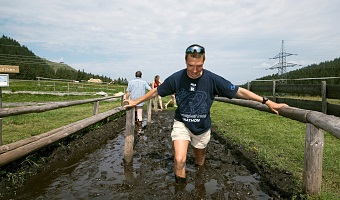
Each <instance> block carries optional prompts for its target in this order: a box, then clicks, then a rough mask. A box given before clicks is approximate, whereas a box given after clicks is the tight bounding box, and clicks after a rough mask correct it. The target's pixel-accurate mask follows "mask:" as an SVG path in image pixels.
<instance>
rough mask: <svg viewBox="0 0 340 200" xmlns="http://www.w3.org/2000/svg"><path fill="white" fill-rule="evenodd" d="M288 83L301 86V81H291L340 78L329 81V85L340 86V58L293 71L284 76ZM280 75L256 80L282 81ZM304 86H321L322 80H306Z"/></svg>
mask: <svg viewBox="0 0 340 200" xmlns="http://www.w3.org/2000/svg"><path fill="white" fill-rule="evenodd" d="M284 77H285V79H288V80H287V83H289V84H301V83H302V82H301V81H299V80H289V79H302V78H323V77H338V78H334V79H328V80H327V83H328V84H340V57H339V58H335V59H334V60H331V61H324V62H321V63H319V64H311V65H308V66H306V67H303V68H300V69H297V70H293V71H290V72H287V73H286V74H284ZM281 78H282V77H280V76H279V75H278V74H273V75H269V76H264V77H262V78H259V79H256V80H278V79H281ZM303 84H320V80H317V79H310V80H304V81H303Z"/></svg>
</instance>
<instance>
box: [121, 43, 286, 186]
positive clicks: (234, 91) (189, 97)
mask: <svg viewBox="0 0 340 200" xmlns="http://www.w3.org/2000/svg"><path fill="white" fill-rule="evenodd" d="M185 61H186V69H182V70H180V71H178V72H175V73H174V74H172V75H171V76H169V77H168V78H166V79H165V80H164V82H163V83H162V84H161V85H160V86H158V87H157V88H155V89H152V90H150V91H149V92H148V93H147V94H145V95H143V96H142V97H141V98H139V99H138V100H128V101H126V102H128V103H129V104H128V105H126V106H125V107H126V108H127V107H133V106H135V105H137V104H139V103H141V102H143V101H146V100H148V99H151V98H153V97H156V96H157V95H160V96H162V97H164V96H167V95H171V94H176V99H177V105H178V107H177V109H176V111H175V119H174V124H173V129H172V132H171V137H172V140H173V144H174V172H175V179H176V182H177V183H185V182H186V172H185V163H186V159H187V150H188V145H189V143H191V145H192V146H193V150H194V156H195V163H196V164H197V165H198V166H202V165H204V163H205V157H206V146H207V144H208V142H209V140H210V127H211V119H210V107H211V105H212V103H213V101H214V97H215V95H218V96H221V97H227V98H233V97H235V96H237V97H238V98H242V99H249V100H253V101H257V102H261V103H263V104H266V105H267V106H268V107H269V108H270V109H271V110H272V111H273V112H275V113H277V114H278V109H280V108H282V107H283V106H285V104H277V103H275V102H273V101H270V100H268V98H267V97H261V96H259V95H257V94H255V93H253V92H251V91H249V90H246V89H244V88H241V87H238V86H236V85H233V84H232V83H231V82H230V81H228V80H226V79H224V78H223V77H221V76H219V75H217V74H214V73H213V72H210V71H208V70H206V69H203V65H204V61H205V49H204V47H202V46H200V45H197V44H193V45H191V46H189V47H188V48H187V49H186V50H185Z"/></svg>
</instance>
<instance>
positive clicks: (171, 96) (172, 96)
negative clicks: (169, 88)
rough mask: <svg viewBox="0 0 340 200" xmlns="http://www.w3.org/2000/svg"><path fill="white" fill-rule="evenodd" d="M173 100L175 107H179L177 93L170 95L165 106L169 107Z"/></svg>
mask: <svg viewBox="0 0 340 200" xmlns="http://www.w3.org/2000/svg"><path fill="white" fill-rule="evenodd" d="M171 101H173V102H174V107H175V108H177V103H176V96H175V94H172V95H170V99H169V101H168V102H167V103H166V104H165V105H164V108H165V109H168V105H169V103H170V102H171Z"/></svg>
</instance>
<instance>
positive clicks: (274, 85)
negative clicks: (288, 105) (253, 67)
mask: <svg viewBox="0 0 340 200" xmlns="http://www.w3.org/2000/svg"><path fill="white" fill-rule="evenodd" d="M273 101H274V102H276V81H275V80H273Z"/></svg>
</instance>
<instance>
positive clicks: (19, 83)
mask: <svg viewBox="0 0 340 200" xmlns="http://www.w3.org/2000/svg"><path fill="white" fill-rule="evenodd" d="M126 87H127V86H123V85H115V84H113V85H111V84H109V85H107V84H100V83H87V82H86V83H73V82H62V81H50V80H49V81H47V80H40V81H37V80H10V83H9V87H6V88H3V90H10V91H12V92H16V91H40V92H91V93H95V92H100V91H103V92H106V93H108V94H109V95H113V94H114V93H118V92H124V88H125V89H126Z"/></svg>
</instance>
